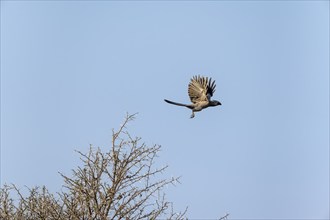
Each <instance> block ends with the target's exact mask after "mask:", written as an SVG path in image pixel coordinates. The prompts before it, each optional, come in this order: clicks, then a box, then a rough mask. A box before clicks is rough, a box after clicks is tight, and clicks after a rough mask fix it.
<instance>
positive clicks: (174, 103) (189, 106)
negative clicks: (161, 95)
mask: <svg viewBox="0 0 330 220" xmlns="http://www.w3.org/2000/svg"><path fill="white" fill-rule="evenodd" d="M164 101H165V102H167V103H170V104H172V105H178V106H184V107H187V108H190V109H192V108H193V106H191V105H186V104H182V103H178V102H172V101H170V100H167V99H164Z"/></svg>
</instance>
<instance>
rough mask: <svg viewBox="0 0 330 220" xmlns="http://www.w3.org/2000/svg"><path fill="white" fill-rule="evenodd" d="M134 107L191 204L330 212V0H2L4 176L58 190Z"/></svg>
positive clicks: (240, 210)
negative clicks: (209, 89) (193, 84)
mask: <svg viewBox="0 0 330 220" xmlns="http://www.w3.org/2000/svg"><path fill="white" fill-rule="evenodd" d="M196 74H201V75H204V76H210V77H212V78H213V79H215V80H216V82H217V90H216V93H215V94H214V97H213V98H214V99H217V100H219V101H221V102H222V106H220V107H216V108H210V109H206V110H204V111H202V112H199V113H196V116H195V118H194V119H190V118H189V116H190V114H191V112H190V110H189V109H185V108H182V107H177V106H172V105H169V104H167V103H165V102H164V101H163V99H164V98H167V99H170V100H173V101H178V102H184V103H189V98H188V94H187V85H188V83H189V80H190V78H191V77H192V76H194V75H196ZM126 112H129V113H136V112H139V114H138V116H137V119H136V120H135V121H134V122H133V123H131V125H130V126H129V128H128V129H129V131H130V132H132V133H133V135H136V136H140V137H142V138H143V140H144V141H145V142H146V143H147V144H149V145H153V144H161V145H162V152H161V154H160V157H159V158H158V163H159V164H160V165H162V164H168V165H169V166H170V167H169V169H168V172H167V174H166V175H168V176H171V175H173V176H182V178H181V183H182V184H180V185H178V186H177V187H169V188H166V189H165V190H166V192H167V196H168V199H169V200H170V201H173V202H174V206H175V207H176V209H179V210H180V209H181V210H183V209H184V208H185V207H186V206H188V207H189V209H188V217H190V218H219V217H221V216H223V215H225V214H226V213H230V216H229V217H230V218H233V219H247V218H253V219H255V218H260V219H267V218H268V219H269V218H283V219H290V218H295V219H303V218H304V219H312V218H313V219H315V218H329V2H328V1H203V2H202V1H179V2H174V1H160V2H153V1H124V2H121V1H97V2H94V1H70V2H65V1H46V2H42V1H1V185H3V184H4V183H15V184H17V185H18V186H20V187H23V186H24V185H26V186H29V187H32V186H35V185H46V186H47V187H48V188H49V189H50V190H51V191H52V192H55V191H58V190H60V189H61V184H62V183H63V182H62V179H61V177H60V175H59V174H58V173H57V172H59V171H60V172H63V173H65V174H68V175H69V174H70V170H71V169H72V168H74V167H76V166H77V165H79V164H80V162H79V157H78V155H77V154H76V153H75V152H74V150H81V151H84V152H86V151H87V150H88V147H89V144H93V145H95V146H100V147H101V148H102V149H107V148H108V147H109V145H110V143H111V130H112V128H118V126H119V125H120V124H121V122H122V121H123V118H124V116H125V115H126Z"/></svg>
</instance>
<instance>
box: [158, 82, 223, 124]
mask: <svg viewBox="0 0 330 220" xmlns="http://www.w3.org/2000/svg"><path fill="white" fill-rule="evenodd" d="M215 87H216V84H215V80H213V81H212V78H211V77H210V78H208V77H204V76H199V75H196V76H193V77H192V78H191V79H190V83H189V85H188V95H189V98H190V101H191V102H192V104H190V105H189V104H182V103H178V102H173V101H170V100H167V99H164V101H165V102H167V103H169V104H172V105H178V106H183V107H187V108H189V109H191V110H192V114H191V116H190V118H194V117H195V112H199V111H202V110H203V109H205V108H207V107H214V106H218V105H221V102H219V101H217V100H211V97H212V96H213V94H214V92H215Z"/></svg>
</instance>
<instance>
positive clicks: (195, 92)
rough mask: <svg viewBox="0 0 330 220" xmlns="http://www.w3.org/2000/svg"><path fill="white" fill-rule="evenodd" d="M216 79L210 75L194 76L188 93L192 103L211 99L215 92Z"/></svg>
mask: <svg viewBox="0 0 330 220" xmlns="http://www.w3.org/2000/svg"><path fill="white" fill-rule="evenodd" d="M215 87H216V85H215V81H214V80H213V81H212V78H210V79H208V77H201V76H194V77H193V78H192V79H191V81H190V83H189V86H188V94H189V97H190V100H191V102H192V103H198V102H201V101H210V98H211V97H212V96H213V93H214V92H215Z"/></svg>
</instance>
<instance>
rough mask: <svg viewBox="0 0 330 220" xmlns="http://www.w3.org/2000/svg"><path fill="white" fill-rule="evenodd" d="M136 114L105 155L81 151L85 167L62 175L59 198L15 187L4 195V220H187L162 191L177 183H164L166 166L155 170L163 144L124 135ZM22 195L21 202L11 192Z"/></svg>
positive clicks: (0, 211) (0, 210) (0, 205)
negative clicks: (23, 191)
mask: <svg viewBox="0 0 330 220" xmlns="http://www.w3.org/2000/svg"><path fill="white" fill-rule="evenodd" d="M134 117H135V115H127V116H126V118H125V120H124V123H123V125H121V126H120V128H119V130H118V131H113V133H112V145H111V147H110V149H108V150H107V151H105V152H103V151H102V150H101V149H100V148H94V147H93V146H90V148H89V151H88V153H82V152H80V151H77V152H78V154H79V156H80V159H81V161H82V166H79V167H77V168H76V169H73V170H72V175H71V176H68V175H65V174H63V173H60V175H61V176H62V177H63V179H64V184H63V190H62V191H61V192H58V193H57V194H56V195H53V194H51V193H49V191H48V190H47V189H46V187H41V188H40V187H34V188H32V189H29V195H28V196H27V197H25V196H23V195H22V193H21V191H20V190H19V189H18V188H17V187H16V186H15V185H11V186H8V185H5V186H4V187H2V188H1V191H0V218H1V219H159V218H167V219H184V218H185V213H186V211H187V209H186V210H184V211H183V212H178V213H175V212H174V211H173V206H172V203H171V202H168V201H167V200H166V197H165V193H164V192H163V189H164V187H165V186H167V185H171V184H173V185H175V184H176V183H178V178H170V179H165V178H163V177H162V173H163V172H164V171H165V170H166V168H167V166H164V167H161V168H154V162H155V159H156V158H157V155H158V153H159V151H160V149H161V146H160V145H154V146H152V147H148V146H147V145H146V144H145V143H141V138H138V137H132V136H131V135H130V134H129V133H128V132H127V130H126V125H127V124H128V122H130V121H132V120H133V119H134ZM11 191H14V192H16V193H17V195H18V198H19V199H18V200H19V201H18V202H15V201H14V200H13V199H12V198H11V197H10V192H11Z"/></svg>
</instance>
